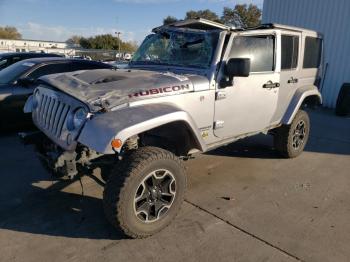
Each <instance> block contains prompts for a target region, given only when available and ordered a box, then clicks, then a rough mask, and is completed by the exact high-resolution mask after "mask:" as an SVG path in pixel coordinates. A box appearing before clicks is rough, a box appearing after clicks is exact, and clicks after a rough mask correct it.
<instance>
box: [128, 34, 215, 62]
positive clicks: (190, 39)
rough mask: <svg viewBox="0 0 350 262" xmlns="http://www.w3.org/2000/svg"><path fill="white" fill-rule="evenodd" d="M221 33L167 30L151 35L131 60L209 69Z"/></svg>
mask: <svg viewBox="0 0 350 262" xmlns="http://www.w3.org/2000/svg"><path fill="white" fill-rule="evenodd" d="M218 38H219V33H203V32H181V31H163V32H159V33H156V34H152V35H149V36H148V37H147V38H146V39H145V41H144V42H143V43H142V45H141V46H140V48H139V49H138V50H137V52H136V53H135V55H134V57H133V59H132V60H131V65H135V64H136V65H137V64H141V65H144V64H146V65H148V64H150V65H170V66H183V67H196V68H208V67H210V65H211V61H212V58H213V55H214V52H215V49H216V46H217V42H218Z"/></svg>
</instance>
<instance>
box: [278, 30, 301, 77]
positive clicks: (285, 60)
mask: <svg viewBox="0 0 350 262" xmlns="http://www.w3.org/2000/svg"><path fill="white" fill-rule="evenodd" d="M281 47H282V51H281V55H282V59H281V69H282V70H283V69H284V70H285V69H293V68H297V66H298V55H299V37H298V36H291V35H282V38H281Z"/></svg>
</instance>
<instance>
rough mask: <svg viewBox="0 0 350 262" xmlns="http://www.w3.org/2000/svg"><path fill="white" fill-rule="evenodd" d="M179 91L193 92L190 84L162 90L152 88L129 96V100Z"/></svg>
mask: <svg viewBox="0 0 350 262" xmlns="http://www.w3.org/2000/svg"><path fill="white" fill-rule="evenodd" d="M179 91H192V88H191V87H190V85H189V84H186V85H176V86H167V87H161V88H152V89H149V90H145V91H140V92H137V93H133V94H130V95H129V98H133V97H141V96H152V95H158V94H164V93H173V92H179Z"/></svg>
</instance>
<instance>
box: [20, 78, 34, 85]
mask: <svg viewBox="0 0 350 262" xmlns="http://www.w3.org/2000/svg"><path fill="white" fill-rule="evenodd" d="M34 82H35V80H34V79H33V78H28V77H24V78H20V79H18V80H17V84H18V85H21V86H30V85H32V84H34Z"/></svg>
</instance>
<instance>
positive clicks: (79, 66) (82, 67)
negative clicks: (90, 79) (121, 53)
mask: <svg viewBox="0 0 350 262" xmlns="http://www.w3.org/2000/svg"><path fill="white" fill-rule="evenodd" d="M102 68H109V66H108V65H103V64H102V65H100V64H94V63H77V62H73V63H72V71H78V70H89V69H102Z"/></svg>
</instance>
